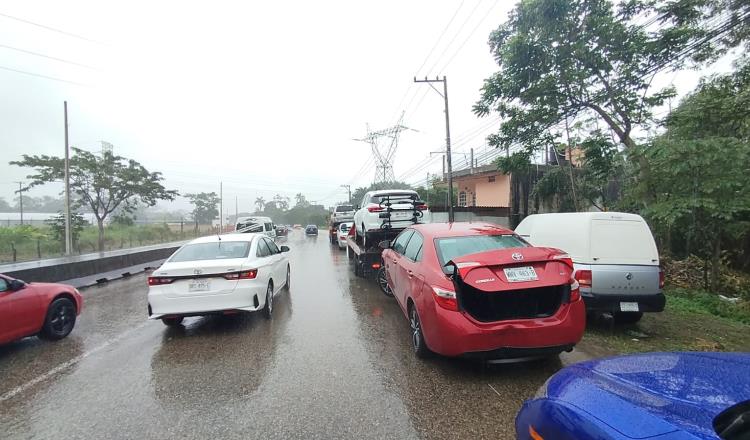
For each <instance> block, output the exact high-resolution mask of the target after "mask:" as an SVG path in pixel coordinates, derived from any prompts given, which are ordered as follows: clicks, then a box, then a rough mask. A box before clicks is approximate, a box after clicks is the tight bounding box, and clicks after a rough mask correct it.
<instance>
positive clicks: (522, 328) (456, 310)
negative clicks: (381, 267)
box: [380, 222, 586, 360]
mask: <svg viewBox="0 0 750 440" xmlns="http://www.w3.org/2000/svg"><path fill="white" fill-rule="evenodd" d="M380 246H381V247H382V248H384V249H385V250H384V252H383V261H384V263H385V273H386V280H387V284H388V286H389V287H390V289H391V291H392V292H393V295H394V296H395V298H396V301H397V302H398V304H399V306H400V307H401V309H402V311H403V313H404V315H405V316H406V317H407V319H408V320H409V323H410V325H411V333H412V335H411V339H412V345H413V349H414V352H415V353H416V354H417V356H419V357H425V356H427V355H428V354H430V353H432V352H434V353H438V354H441V355H444V356H464V357H470V358H479V359H484V360H496V359H501V358H531V357H541V356H552V355H558V354H559V353H561V352H563V351H570V350H572V349H573V347H574V346H575V345H576V344H577V343H578V342H579V341H580V340H581V337H582V336H583V332H584V329H585V326H586V311H585V307H584V304H583V301H582V300H581V296H580V293H579V290H578V283H577V282H576V280H575V279H574V278H573V263H572V261H571V260H570V257H569V256H568V255H567V254H565V253H563V252H562V251H560V250H558V249H553V248H539V247H533V246H531V245H529V244H528V243H526V242H525V241H524V240H523V239H522V238H521V237H519V236H518V235H516V234H515V233H514V232H513V231H511V230H509V229H506V228H503V227H500V226H497V225H493V224H489V223H463V222H461V223H433V224H418V225H413V226H410V227H408V228H406V229H404V230H403V231H402V232H401V233H400V234H399V235H398V236H397V237H396V238H395V240H393V241H392V242H390V241H384V242H382V243H381V244H380Z"/></svg>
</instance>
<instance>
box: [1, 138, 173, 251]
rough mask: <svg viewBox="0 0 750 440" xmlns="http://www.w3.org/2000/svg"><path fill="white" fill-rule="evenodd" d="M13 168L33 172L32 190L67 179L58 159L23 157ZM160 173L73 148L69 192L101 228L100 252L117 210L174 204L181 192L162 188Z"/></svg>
mask: <svg viewBox="0 0 750 440" xmlns="http://www.w3.org/2000/svg"><path fill="white" fill-rule="evenodd" d="M10 164H11V165H18V166H21V167H28V168H34V169H35V171H36V173H35V174H31V175H29V176H27V178H28V179H29V180H31V186H32V187H33V186H37V185H42V184H45V183H48V182H54V181H60V180H62V179H63V178H64V159H63V158H61V157H56V156H47V155H41V156H37V155H34V156H30V155H27V154H24V155H23V159H22V160H19V161H12V162H10ZM163 180H164V179H163V177H162V175H161V173H159V172H150V171H148V170H147V169H146V168H145V167H144V166H143V165H141V164H140V163H138V162H136V161H135V160H133V159H126V158H124V157H122V156H116V155H114V154H113V153H111V152H104V153H102V154H101V155H96V154H93V153H90V152H88V151H85V150H81V149H79V148H73V155H72V157H71V158H70V189H71V192H72V193H74V194H75V196H76V197H75V199H76V205H77V206H82V205H83V206H86V207H88V208H89V209H90V210H91V212H92V213H93V214H94V216H95V218H96V221H97V226H98V228H99V240H98V247H99V250H100V251H102V250H104V221H105V220H106V219H107V217H108V216H109V215H110V214H111V213H112V212H113V211H115V210H117V209H120V210H122V211H124V212H129V211H131V210H133V209H135V207H136V206H137V205H138V204H142V205H144V206H154V205H155V204H156V202H157V201H159V200H174V199H175V197H177V195H178V192H177V191H174V190H168V189H166V188H165V187H164V185H162V183H161V182H162V181H163Z"/></svg>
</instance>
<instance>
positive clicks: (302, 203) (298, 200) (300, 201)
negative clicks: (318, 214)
mask: <svg viewBox="0 0 750 440" xmlns="http://www.w3.org/2000/svg"><path fill="white" fill-rule="evenodd" d="M294 200H295V205H294V206H295V207H302V208H304V207H307V206H310V202H308V201H307V198H306V197H305V195H304V194H302V193H297V194H296V195H295V196H294Z"/></svg>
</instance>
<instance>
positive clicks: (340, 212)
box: [331, 205, 354, 223]
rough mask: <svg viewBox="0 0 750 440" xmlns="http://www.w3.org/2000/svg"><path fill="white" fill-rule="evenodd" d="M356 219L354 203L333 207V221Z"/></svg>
mask: <svg viewBox="0 0 750 440" xmlns="http://www.w3.org/2000/svg"><path fill="white" fill-rule="evenodd" d="M353 220H354V205H338V206H336V208H334V209H333V214H332V215H331V222H333V223H337V222H351V221H353Z"/></svg>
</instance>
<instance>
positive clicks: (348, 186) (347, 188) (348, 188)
mask: <svg viewBox="0 0 750 440" xmlns="http://www.w3.org/2000/svg"><path fill="white" fill-rule="evenodd" d="M341 187H342V188H346V192H347V193H348V194H349V203H352V186H351V185H341Z"/></svg>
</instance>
